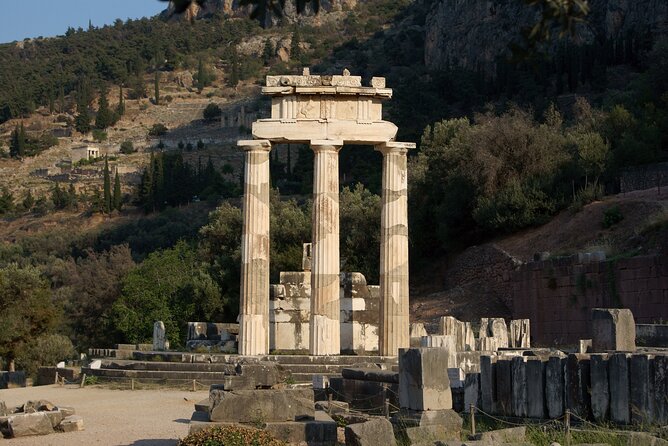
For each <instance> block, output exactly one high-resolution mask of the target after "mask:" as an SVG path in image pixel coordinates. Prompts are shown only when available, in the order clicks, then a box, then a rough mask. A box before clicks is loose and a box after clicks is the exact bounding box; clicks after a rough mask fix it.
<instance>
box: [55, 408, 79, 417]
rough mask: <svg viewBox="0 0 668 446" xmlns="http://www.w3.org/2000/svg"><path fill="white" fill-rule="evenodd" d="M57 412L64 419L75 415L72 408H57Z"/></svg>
mask: <svg viewBox="0 0 668 446" xmlns="http://www.w3.org/2000/svg"><path fill="white" fill-rule="evenodd" d="M58 410H59V411H61V412H62V413H63V417H65V418H67V417H69V416H71V415H74V414H76V411H75V410H74V407H69V406H58Z"/></svg>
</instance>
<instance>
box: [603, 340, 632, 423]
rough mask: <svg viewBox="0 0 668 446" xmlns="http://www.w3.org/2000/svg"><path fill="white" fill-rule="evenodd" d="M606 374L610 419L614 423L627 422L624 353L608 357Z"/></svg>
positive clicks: (626, 363) (626, 371) (627, 393)
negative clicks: (608, 381) (608, 380)
mask: <svg viewBox="0 0 668 446" xmlns="http://www.w3.org/2000/svg"><path fill="white" fill-rule="evenodd" d="M608 376H609V379H610V420H611V421H613V422H614V423H620V424H628V423H629V422H630V421H631V414H630V412H629V405H630V395H629V390H630V384H629V359H628V357H627V355H626V354H624V353H615V354H613V355H610V357H609V358H608Z"/></svg>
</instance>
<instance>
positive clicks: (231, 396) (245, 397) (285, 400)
mask: <svg viewBox="0 0 668 446" xmlns="http://www.w3.org/2000/svg"><path fill="white" fill-rule="evenodd" d="M209 401H210V403H211V404H210V410H209V417H210V419H211V421H222V422H233V423H236V422H239V423H254V422H258V421H261V422H279V421H298V420H304V419H313V417H314V412H315V409H314V405H313V390H311V389H268V390H239V391H232V392H227V391H224V390H216V389H212V390H211V391H210V392H209Z"/></svg>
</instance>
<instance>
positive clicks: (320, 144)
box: [310, 139, 343, 152]
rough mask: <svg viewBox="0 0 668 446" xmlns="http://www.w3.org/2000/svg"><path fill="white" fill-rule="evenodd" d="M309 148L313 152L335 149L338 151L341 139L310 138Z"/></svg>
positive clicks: (341, 143)
mask: <svg viewBox="0 0 668 446" xmlns="http://www.w3.org/2000/svg"><path fill="white" fill-rule="evenodd" d="M310 145H311V149H312V150H313V151H314V152H320V151H335V152H338V151H339V150H341V147H343V141H342V140H338V139H312V140H311V141H310Z"/></svg>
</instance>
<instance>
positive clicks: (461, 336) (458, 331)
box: [439, 316, 466, 352]
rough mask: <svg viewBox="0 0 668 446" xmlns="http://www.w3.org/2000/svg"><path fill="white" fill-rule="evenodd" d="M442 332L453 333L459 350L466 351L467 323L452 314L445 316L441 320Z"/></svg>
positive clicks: (445, 333)
mask: <svg viewBox="0 0 668 446" xmlns="http://www.w3.org/2000/svg"><path fill="white" fill-rule="evenodd" d="M439 328H440V334H442V335H452V336H454V337H455V340H456V344H455V346H456V348H457V351H458V352H463V351H466V324H464V322H462V321H459V320H457V318H455V317H452V316H443V317H441V319H440V321H439Z"/></svg>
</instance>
